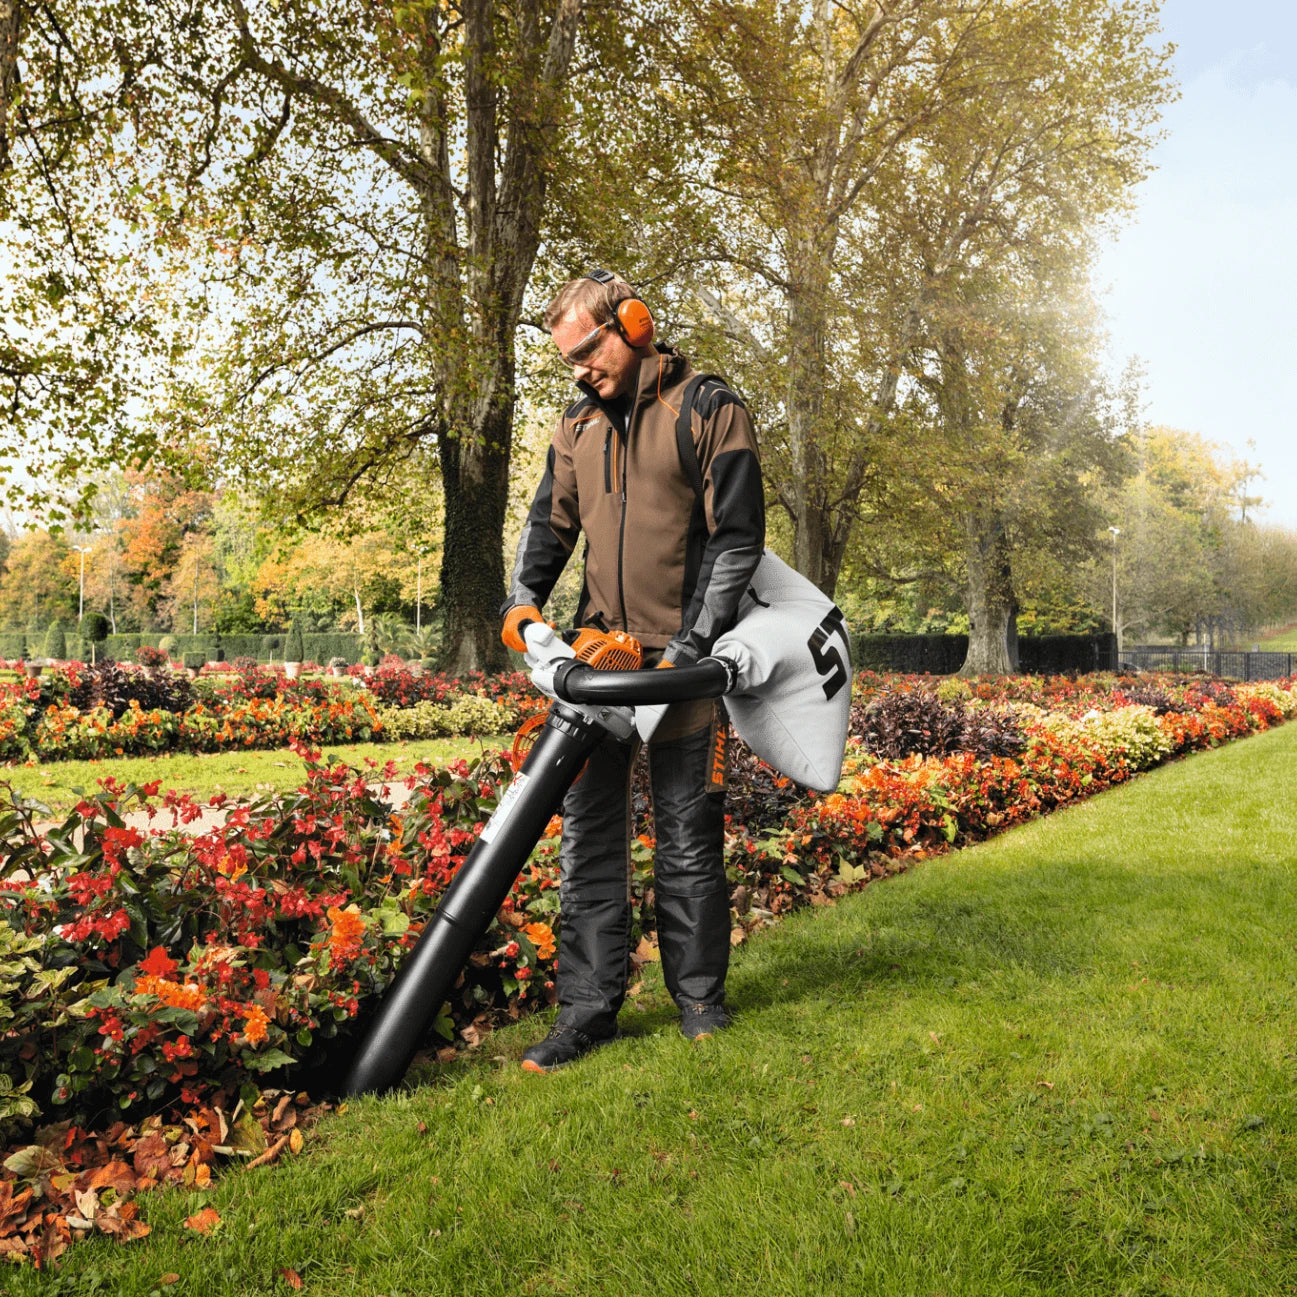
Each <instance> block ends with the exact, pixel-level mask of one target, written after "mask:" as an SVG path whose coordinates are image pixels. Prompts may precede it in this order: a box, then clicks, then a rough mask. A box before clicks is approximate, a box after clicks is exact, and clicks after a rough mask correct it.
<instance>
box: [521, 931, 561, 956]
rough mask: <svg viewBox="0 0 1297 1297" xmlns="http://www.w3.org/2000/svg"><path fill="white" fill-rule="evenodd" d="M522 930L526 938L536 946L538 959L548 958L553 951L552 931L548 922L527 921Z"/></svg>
mask: <svg viewBox="0 0 1297 1297" xmlns="http://www.w3.org/2000/svg"><path fill="white" fill-rule="evenodd" d="M523 932H525V933H526V934H527V940H528V941H530V942H531V944H532V945H533V946H535V947H536V954H537V956H538V957H539V958H540V959H548V958H549V957H550V956H551V955H552V954H553V953H554V933H553V931H552V930H551V929H550V926H549V924H548V923H529V924H528V925H527V926H526V927H525V928H523Z"/></svg>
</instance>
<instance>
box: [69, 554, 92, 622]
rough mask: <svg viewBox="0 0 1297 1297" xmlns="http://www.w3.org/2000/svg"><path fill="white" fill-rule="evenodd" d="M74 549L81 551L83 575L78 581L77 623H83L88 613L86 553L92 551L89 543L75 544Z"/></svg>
mask: <svg viewBox="0 0 1297 1297" xmlns="http://www.w3.org/2000/svg"><path fill="white" fill-rule="evenodd" d="M72 548H73V549H75V550H80V551H81V576H80V579H79V581H78V582H77V625H78V626H80V625H81V619H82V618H83V617H84V616H85V615H86V555H87V554H89V553H90V548H91V547H90V546H89V545H73V546H72Z"/></svg>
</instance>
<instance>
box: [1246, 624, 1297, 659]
mask: <svg viewBox="0 0 1297 1297" xmlns="http://www.w3.org/2000/svg"><path fill="white" fill-rule="evenodd" d="M1256 643H1257V644H1259V645H1260V646H1261V651H1262V652H1263V653H1297V626H1286V627H1285V628H1284V629H1283V630H1278V631H1274V632H1273V633H1272V634H1270V635H1267V636H1266V637H1265V638H1264V639H1260V640H1257V641H1256ZM1249 647H1250V646H1249Z"/></svg>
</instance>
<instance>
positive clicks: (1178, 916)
mask: <svg viewBox="0 0 1297 1297" xmlns="http://www.w3.org/2000/svg"><path fill="white" fill-rule="evenodd" d="M1294 787H1297V724H1293V725H1289V726H1287V727H1285V728H1281V729H1278V730H1274V731H1271V732H1269V733H1267V734H1264V735H1260V736H1258V737H1255V738H1252V739H1248V740H1245V741H1243V742H1239V743H1235V744H1233V745H1232V746H1230V747H1227V748H1224V749H1220V750H1217V751H1215V752H1211V753H1207V754H1204V755H1200V756H1195V757H1192V758H1190V759H1189V760H1187V761H1182V762H1179V763H1177V764H1175V765H1172V766H1169V767H1166V768H1163V769H1161V770H1159V771H1156V772H1154V773H1152V774H1150V775H1147V776H1145V777H1142V778H1140V779H1139V780H1137V781H1135V782H1134V783H1133V784H1131V785H1128V786H1126V787H1124V788H1121V789H1118V790H1116V791H1113V792H1110V793H1107V794H1104V795H1103V796H1101V797H1098V798H1096V799H1094V800H1093V801H1091V802H1089V803H1087V804H1085V805H1082V806H1078V807H1075V808H1073V809H1071V810H1068V811H1066V812H1063V813H1060V814H1057V815H1054V816H1051V817H1049V818H1048V819H1045V820H1042V821H1039V822H1037V823H1035V824H1032V825H1029V826H1026V827H1024V828H1021V829H1018V830H1015V831H1014V832H1012V833H1009V834H1006V835H1004V836H1003V837H1001V838H999V839H996V840H995V841H993V842H990V843H987V844H984V845H982V846H979V847H977V848H974V849H971V850H967V851H962V852H958V853H956V854H953V855H950V856H947V857H945V858H942V859H939V860H935V861H930V862H928V863H926V864H924V865H921V866H920V867H918V868H917V869H915V870H914V871H912V872H911V873H909V874H906V875H903V876H901V877H898V878H895V879H892V880H889V881H888V882H886V883H885V884H877V885H874V886H872V887H870V888H869V889H868V890H867V891H866V892H864V893H862V894H860V895H857V896H853V897H851V898H848V899H845V900H843V901H842V902H840V903H839V904H837V905H836V906H834V907H833V908H828V909H822V910H817V911H809V912H806V913H802V914H799V915H797V916H795V917H794V918H792V919H791V920H788V921H786V922H785V923H784V924H783V925H782V926H781V927H779V928H778V929H775V930H772V931H769V932H766V933H764V934H761V935H760V936H759V937H757V938H756V939H754V940H752V941H751V942H750V943H749V944H747V945H745V946H743V947H740V948H739V950H738V951H737V952H736V955H735V960H734V966H733V970H732V973H731V980H730V986H731V999H732V1003H733V1005H734V1006H735V1007H736V1009H737V1010H738V1012H739V1018H738V1021H737V1022H736V1024H735V1026H734V1027H733V1028H732V1029H731V1030H730V1031H729V1032H727V1033H725V1034H724V1035H722V1036H719V1037H716V1038H715V1039H712V1040H710V1041H704V1042H699V1043H698V1044H697V1045H691V1044H689V1043H688V1042H686V1041H685V1040H683V1039H682V1038H681V1037H680V1036H679V1034H678V1032H677V1031H676V1028H675V1018H674V1015H673V1013H672V1012H671V1011H670V1009H669V1006H668V1004H667V1003H666V1001H665V998H664V995H663V993H662V991H661V988H660V981H659V980H655V979H654V978H650V979H649V980H648V984H647V986H646V988H645V990H644V991H643V992H642V993H641V994H640V995H639V996H638V997H637V999H636V1000H635V1001H634V1006H635V1007H634V1008H633V1009H628V1010H627V1011H626V1012H624V1013H623V1022H624V1026H625V1029H626V1036H625V1038H624V1039H622V1040H621V1041H619V1042H617V1043H616V1044H613V1045H611V1046H609V1047H607V1048H605V1049H603V1050H601V1051H599V1052H598V1053H596V1054H595V1055H593V1056H592V1057H591V1058H589V1059H588V1060H585V1061H584V1062H582V1063H581V1064H578V1065H577V1066H576V1067H574V1068H571V1069H569V1070H567V1071H565V1072H560V1073H558V1074H555V1075H554V1076H550V1077H537V1076H534V1075H531V1074H529V1073H524V1072H522V1071H521V1070H520V1069H519V1068H518V1066H517V1062H518V1054H519V1052H520V1051H521V1050H522V1048H523V1047H524V1046H525V1045H526V1044H527V1043H528V1042H529V1041H530V1040H532V1039H534V1038H535V1036H536V1035H537V1034H538V1032H540V1031H541V1030H543V1025H542V1024H541V1023H539V1022H536V1021H532V1022H527V1023H522V1024H519V1025H518V1026H516V1027H513V1028H511V1029H509V1030H507V1031H503V1032H500V1033H498V1034H497V1035H495V1036H494V1037H492V1038H491V1039H490V1040H488V1041H487V1043H486V1044H485V1046H484V1047H483V1048H482V1050H481V1051H480V1052H479V1053H478V1054H477V1055H476V1056H474V1057H472V1058H471V1059H469V1060H467V1061H462V1062H460V1063H457V1064H453V1065H450V1066H448V1067H446V1068H444V1069H438V1070H428V1071H426V1072H424V1073H423V1074H422V1075H421V1076H420V1077H418V1078H417V1079H418V1080H419V1081H420V1082H421V1084H419V1085H418V1086H417V1087H413V1088H411V1089H409V1090H408V1091H406V1092H403V1093H401V1094H398V1095H395V1096H392V1097H389V1098H386V1099H381V1100H380V1099H373V1098H369V1099H365V1100H362V1101H354V1102H352V1103H350V1104H348V1105H347V1106H346V1108H345V1110H344V1111H342V1112H341V1113H339V1114H337V1115H336V1116H333V1117H331V1118H329V1119H328V1120H327V1121H326V1122H325V1123H323V1124H322V1125H321V1126H319V1127H317V1128H316V1129H315V1131H314V1132H313V1133H312V1134H311V1135H310V1136H309V1137H308V1140H307V1143H306V1149H305V1151H304V1153H303V1154H302V1155H301V1156H299V1157H297V1158H295V1159H292V1160H290V1161H289V1162H287V1163H285V1164H282V1165H280V1166H278V1167H276V1168H273V1169H271V1168H266V1169H261V1170H257V1171H252V1172H247V1173H245V1174H229V1175H226V1176H224V1177H223V1178H222V1179H221V1180H220V1181H219V1183H218V1185H217V1186H216V1187H215V1188H214V1189H213V1190H212V1191H211V1192H210V1193H208V1194H198V1193H193V1194H188V1193H184V1192H168V1193H165V1194H156V1195H145V1197H144V1198H143V1199H142V1200H141V1201H142V1205H143V1210H144V1212H145V1214H146V1215H147V1218H148V1219H149V1220H150V1221H151V1223H152V1225H153V1233H152V1235H151V1236H150V1237H149V1238H148V1239H145V1240H143V1241H142V1242H140V1243H136V1244H131V1245H129V1246H127V1247H119V1246H116V1245H114V1244H112V1243H109V1242H106V1241H105V1242H95V1243H92V1244H79V1245H77V1246H76V1247H74V1248H73V1249H72V1250H71V1252H69V1253H68V1254H67V1256H66V1257H65V1258H64V1263H63V1272H62V1275H61V1276H59V1277H58V1278H57V1279H56V1280H54V1281H53V1283H51V1280H50V1279H49V1278H45V1277H41V1276H38V1275H35V1274H33V1273H31V1272H13V1273H9V1274H5V1273H4V1272H3V1271H2V1270H0V1291H4V1292H7V1293H12V1294H15V1295H17V1294H28V1293H44V1294H53V1293H55V1292H57V1293H59V1294H72V1293H91V1292H95V1293H98V1292H103V1293H112V1294H122V1295H123V1297H126V1295H135V1294H138V1295H139V1297H144V1295H145V1294H148V1293H151V1292H155V1291H156V1292H159V1293H166V1294H186V1295H193V1294H228V1293H236V1294H282V1293H287V1292H288V1291H290V1289H289V1286H288V1282H287V1280H286V1279H285V1277H284V1275H283V1273H282V1272H283V1271H286V1270H291V1271H293V1272H296V1274H297V1275H300V1277H301V1279H302V1280H303V1287H302V1291H303V1292H306V1293H320V1294H330V1295H331V1297H343V1295H349V1294H366V1295H368V1297H378V1295H379V1294H383V1295H385V1297H395V1295H396V1294H417V1295H418V1297H424V1295H425V1294H447V1295H448V1297H450V1295H453V1297H461V1295H467V1294H471V1295H472V1297H487V1295H488V1294H501V1297H504V1295H506V1294H507V1295H508V1297H517V1295H518V1294H553V1293H564V1294H580V1297H589V1295H590V1294H625V1295H627V1297H631V1295H635V1297H638V1295H639V1294H646V1293H661V1294H680V1295H681V1297H684V1295H685V1294H693V1293H700V1294H721V1293H725V1294H744V1295H747V1294H761V1297H767V1295H769V1297H774V1295H776V1294H787V1295H788V1297H794V1295H795V1297H802V1295H804V1294H817V1295H818V1294H844V1293H845V1294H857V1293H858V1294H895V1295H896V1297H935V1295H936V1294H941V1295H942V1297H956V1294H959V1295H967V1297H1009V1295H1014V1294H1023V1295H1024V1297H1025V1295H1026V1294H1031V1295H1033V1297H1035V1295H1038V1294H1046V1293H1048V1294H1054V1293H1056V1294H1104V1295H1105V1297H1107V1295H1110V1294H1111V1295H1113V1297H1115V1295H1117V1294H1129V1295H1131V1297H1135V1295H1137V1294H1138V1295H1139V1297H1152V1295H1154V1294H1201V1295H1202V1297H1208V1295H1209V1294H1210V1295H1211V1297H1220V1295H1222V1294H1240V1297H1241V1295H1242V1294H1281V1293H1291V1292H1297V1212H1295V1209H1297V1143H1295V1136H1297V1107H1295V1105H1294V1098H1295V1097H1297V1081H1295V1080H1294V1066H1293V1064H1294V1056H1295V1050H1297V1045H1295V1042H1294V1024H1295V1023H1297V1015H1295V1013H1294V1010H1295V1009H1297V941H1295V939H1294V933H1295V932H1297V888H1294V860H1295V859H1297V803H1295V802H1294V799H1293V797H1292V789H1293V788H1294ZM206 1205H211V1206H213V1207H215V1208H216V1210H217V1211H218V1212H219V1213H220V1216H221V1218H222V1224H221V1226H220V1228H219V1230H218V1231H217V1232H216V1233H214V1234H212V1235H211V1236H209V1237H205V1238H203V1237H199V1236H198V1235H196V1234H195V1233H193V1232H192V1231H190V1230H187V1229H186V1228H185V1227H184V1220H185V1217H186V1216H188V1215H190V1214H191V1213H194V1212H196V1211H198V1210H199V1208H200V1207H202V1206H206ZM173 1276H174V1277H175V1278H174V1279H173ZM164 1277H165V1278H164Z"/></svg>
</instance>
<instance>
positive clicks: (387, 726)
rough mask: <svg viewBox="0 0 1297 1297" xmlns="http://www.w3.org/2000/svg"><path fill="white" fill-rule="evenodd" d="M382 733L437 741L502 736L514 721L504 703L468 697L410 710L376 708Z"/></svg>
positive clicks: (419, 704)
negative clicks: (468, 736)
mask: <svg viewBox="0 0 1297 1297" xmlns="http://www.w3.org/2000/svg"><path fill="white" fill-rule="evenodd" d="M378 717H379V719H380V720H381V721H382V722H383V733H384V734H385V735H386V736H387V737H388V738H391V739H436V738H443V737H446V738H452V737H462V736H467V735H478V734H503V733H504V732H505V731H506V730H509V729H511V728H512V727H513V726H514V725H515V724H516V722H517V714H516V713H515V712H514V711H513V709H512V708H510V707H507V706H506V705H505V704H504V703H497V702H492V701H491V699H489V698H481V697H478V696H477V695H476V694H469V695H468V696H466V697H464V698H460V699H459V700H458V701H456V702H453V703H451V704H450V705H449V706H445V705H443V704H441V703H431V702H422V703H415V705H414V706H413V707H379V709H378Z"/></svg>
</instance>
